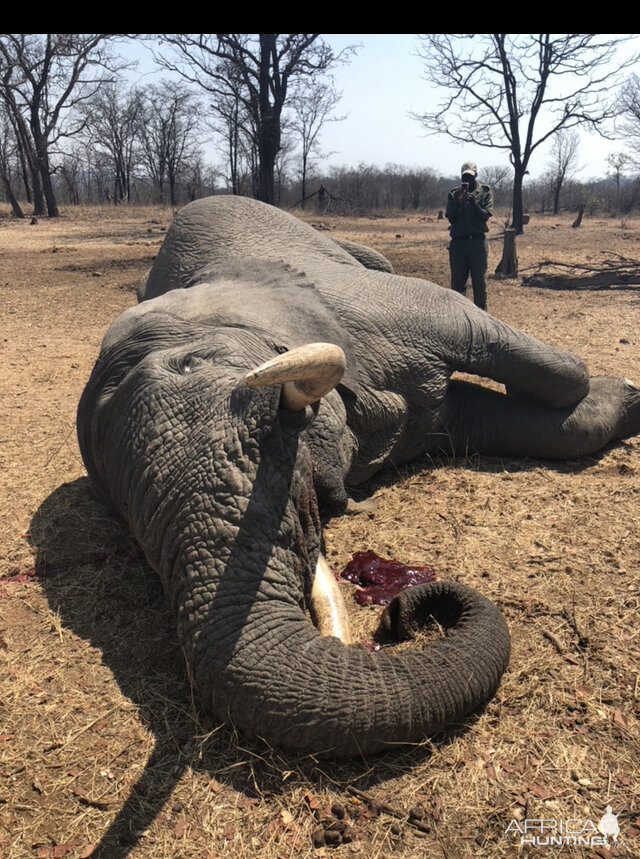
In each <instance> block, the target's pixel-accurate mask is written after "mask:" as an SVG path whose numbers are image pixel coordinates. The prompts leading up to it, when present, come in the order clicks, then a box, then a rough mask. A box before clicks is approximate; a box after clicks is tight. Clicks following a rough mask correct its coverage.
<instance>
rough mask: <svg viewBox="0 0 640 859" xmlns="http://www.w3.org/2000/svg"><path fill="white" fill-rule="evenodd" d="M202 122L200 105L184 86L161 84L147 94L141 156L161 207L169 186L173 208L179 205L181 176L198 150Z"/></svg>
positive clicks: (142, 128) (149, 89) (166, 82)
mask: <svg viewBox="0 0 640 859" xmlns="http://www.w3.org/2000/svg"><path fill="white" fill-rule="evenodd" d="M199 122H200V105H199V103H198V101H197V99H196V98H195V96H194V94H193V93H192V92H191V90H189V89H188V88H187V87H186V86H185V85H184V84H181V83H176V82H175V81H162V83H160V84H158V85H153V86H150V87H149V88H148V89H147V90H146V92H145V94H144V117H143V121H142V123H141V125H140V132H141V134H140V136H141V142H142V153H143V158H144V161H145V164H146V166H147V170H148V171H149V174H150V175H151V177H152V178H153V180H154V182H155V184H156V186H157V188H158V194H159V201H160V202H161V203H164V186H165V184H166V183H168V185H169V199H170V202H171V205H172V206H175V205H176V184H177V180H178V174H179V171H180V168H181V166H182V164H183V163H184V162H185V161H187V160H189V159H191V158H192V157H193V155H194V154H195V153H196V151H197V149H198V134H197V127H198V125H199Z"/></svg>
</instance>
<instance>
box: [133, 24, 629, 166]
mask: <svg viewBox="0 0 640 859" xmlns="http://www.w3.org/2000/svg"><path fill="white" fill-rule="evenodd" d="M614 35H617V34H614ZM323 38H324V39H325V40H326V41H327V42H329V44H330V45H331V46H332V47H333V48H334V51H336V52H338V51H340V50H341V49H343V48H345V47H347V46H350V45H356V46H358V48H357V51H356V54H355V56H354V57H353V58H352V60H351V62H350V63H349V64H347V65H342V66H339V67H337V68H336V69H335V71H334V78H335V85H336V88H337V89H338V90H339V91H340V92H342V100H341V102H340V104H339V105H338V107H337V109H336V112H337V114H338V115H344V114H346V119H344V120H343V121H342V122H334V123H327V124H326V125H325V128H324V130H323V132H322V136H321V149H322V151H323V153H327V157H326V158H325V159H324V161H323V165H325V166H326V165H333V166H342V165H346V166H356V165H358V164H359V163H360V162H364V163H366V164H374V165H377V166H379V167H383V166H384V165H385V164H388V163H393V164H401V165H405V166H407V167H429V168H431V169H433V170H434V171H435V172H436V173H437V174H439V175H443V176H457V175H458V174H459V170H460V166H461V165H462V163H463V162H464V161H469V160H471V161H475V162H476V163H477V164H478V168H479V172H480V178H482V176H481V174H482V167H483V166H493V165H499V164H500V165H508V163H509V161H508V156H507V154H506V153H503V152H502V151H501V150H497V149H487V148H484V147H481V146H468V145H464V146H462V145H460V144H456V143H455V142H454V141H452V140H451V139H450V138H449V137H446V136H445V135H431V136H427V135H426V134H425V132H424V129H423V128H422V126H421V125H420V123H419V122H418V121H417V120H415V119H412V118H411V117H410V113H411V112H416V113H422V112H424V111H425V110H429V109H433V108H434V107H435V106H436V104H437V101H438V93H437V91H436V90H435V89H434V88H433V87H432V86H431V85H430V84H429V83H427V81H425V79H424V77H423V63H422V60H421V59H420V58H419V56H418V55H417V49H418V46H419V43H418V41H417V37H416V35H415V34H411V33H405V34H402V33H387V34H385V33H378V34H376V33H365V34H358V33H356V34H354V33H342V34H340V33H329V34H324V35H323ZM635 47H637V44H636V46H635ZM628 50H629V51H630V50H631V48H629V49H628ZM127 54H129V55H131V56H135V57H137V58H139V60H140V64H139V72H138V76H139V77H141V80H142V82H145V81H149V80H150V79H156V78H158V77H162V76H164V77H166V76H167V73H166V72H158V71H157V70H155V71H152V70H153V69H154V66H153V63H152V62H151V59H150V56H149V53H148V51H147V50H145V48H144V47H142V45H141V44H140V43H137V44H136V43H133V44H132V46H131V47H129V48H128V49H127ZM639 71H640V69H639ZM134 77H135V76H134ZM623 148H624V147H623V144H622V143H621V141H619V140H617V141H616V140H603V139H602V138H601V137H600V136H599V135H597V134H586V133H584V132H581V144H580V150H579V164H580V165H581V167H582V170H581V171H580V172H579V173H578V174H577V178H579V179H581V180H582V181H585V180H587V179H590V178H602V177H604V176H605V175H606V173H607V170H608V167H607V164H606V157H607V155H609V154H612V153H615V152H619V151H621V150H622V149H623ZM549 153H550V146H546V147H541V149H540V151H539V152H538V153H536V154H534V157H533V159H532V162H531V165H530V173H531V175H532V176H533V177H536V176H539V175H541V174H542V173H544V171H545V169H546V167H547V162H548V160H549Z"/></svg>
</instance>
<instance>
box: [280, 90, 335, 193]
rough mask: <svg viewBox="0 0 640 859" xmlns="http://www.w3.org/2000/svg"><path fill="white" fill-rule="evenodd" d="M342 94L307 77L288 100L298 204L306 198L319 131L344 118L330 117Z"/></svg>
mask: <svg viewBox="0 0 640 859" xmlns="http://www.w3.org/2000/svg"><path fill="white" fill-rule="evenodd" d="M341 98H342V93H340V92H338V91H337V90H336V89H335V87H334V86H333V83H331V81H324V80H318V79H317V78H311V79H308V80H305V81H304V83H303V84H302V85H301V86H298V88H297V89H296V91H295V92H294V93H293V96H292V98H291V112H292V115H293V116H292V120H291V130H292V131H293V132H294V134H295V135H296V136H297V138H298V140H299V141H300V186H301V187H300V198H301V203H300V205H301V206H302V208H304V201H305V200H306V198H307V177H308V174H309V170H310V169H311V166H312V158H313V156H314V155H316V156H319V155H320V151H319V144H320V132H321V131H322V127H323V126H324V125H325V123H327V122H342V120H343V119H345V118H346V117H345V116H332V115H331V114H332V113H333V111H334V110H335V108H336V107H337V105H338V103H339V101H340V99H341Z"/></svg>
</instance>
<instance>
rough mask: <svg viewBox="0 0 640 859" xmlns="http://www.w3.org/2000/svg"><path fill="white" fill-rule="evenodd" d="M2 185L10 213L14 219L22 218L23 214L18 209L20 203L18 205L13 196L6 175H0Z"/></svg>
mask: <svg viewBox="0 0 640 859" xmlns="http://www.w3.org/2000/svg"><path fill="white" fill-rule="evenodd" d="M2 184H3V185H4V192H5V194H6V196H7V200H8V201H9V203H11V211H12V212H13V217H14V218H24V212H23V211H22V209H21V208H20V203H18V201H17V199H16V196H15V194H14V193H13V188H12V187H11V182H9V177H8V176H7V174H6V173H4V172H3V173H2Z"/></svg>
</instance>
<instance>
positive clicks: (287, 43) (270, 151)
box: [157, 33, 353, 203]
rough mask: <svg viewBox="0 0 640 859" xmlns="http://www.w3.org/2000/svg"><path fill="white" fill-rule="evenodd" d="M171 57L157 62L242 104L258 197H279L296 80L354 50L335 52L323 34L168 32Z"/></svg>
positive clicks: (265, 199)
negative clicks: (279, 165)
mask: <svg viewBox="0 0 640 859" xmlns="http://www.w3.org/2000/svg"><path fill="white" fill-rule="evenodd" d="M161 43H162V45H163V46H168V47H169V48H170V49H171V54H172V56H171V57H167V56H166V55H164V54H163V55H162V56H160V57H157V59H158V61H159V62H160V63H161V64H162V65H163V66H164V67H165V68H167V69H170V70H172V71H175V72H178V73H179V74H181V75H182V76H183V77H184V78H185V79H186V80H188V81H191V82H192V83H197V84H198V85H199V86H201V87H202V88H203V89H204V90H205V91H206V92H208V93H210V94H211V95H212V96H213V97H214V99H215V100H216V101H217V100H218V99H220V98H228V97H230V98H231V99H232V100H234V99H237V100H239V102H240V103H241V104H242V106H243V108H244V111H245V113H246V115H247V116H248V117H250V121H251V123H252V125H253V128H254V129H255V139H256V148H257V189H256V196H257V197H258V199H260V200H262V201H263V202H265V203H273V202H274V200H275V183H274V174H275V166H276V158H277V156H278V152H279V151H280V147H281V145H282V117H283V111H284V109H285V105H286V104H287V100H288V98H289V95H290V91H291V88H292V86H293V85H294V84H295V83H296V81H300V80H301V79H303V78H308V77H311V76H313V75H316V74H324V73H326V72H328V71H329V70H330V69H331V68H333V67H334V66H335V65H336V63H339V62H344V61H346V60H347V59H348V57H349V56H350V55H351V53H352V51H353V49H351V48H347V49H345V50H343V51H341V52H340V53H339V54H335V53H334V52H333V50H332V49H331V47H330V46H329V45H328V44H327V43H326V42H324V41H323V40H322V39H321V38H320V34H319V33H257V34H248V33H216V34H209V33H195V34H189V33H164V34H161Z"/></svg>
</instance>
